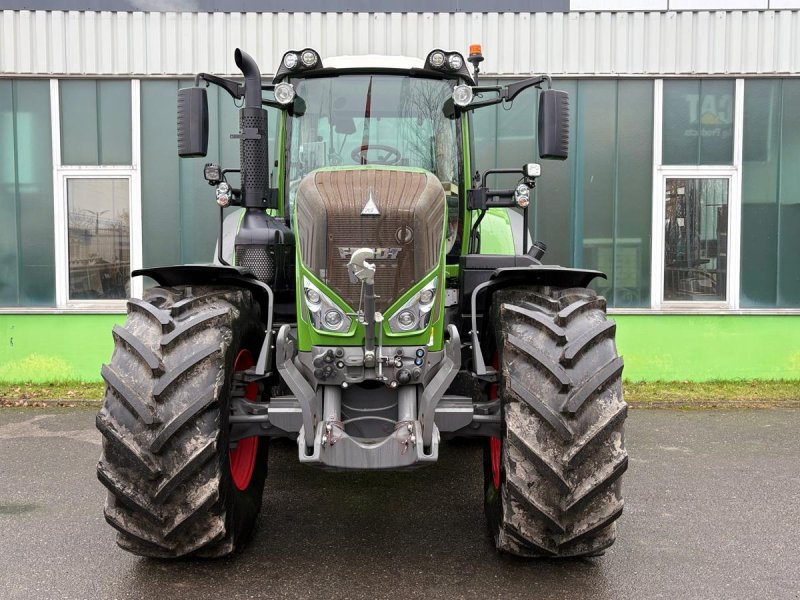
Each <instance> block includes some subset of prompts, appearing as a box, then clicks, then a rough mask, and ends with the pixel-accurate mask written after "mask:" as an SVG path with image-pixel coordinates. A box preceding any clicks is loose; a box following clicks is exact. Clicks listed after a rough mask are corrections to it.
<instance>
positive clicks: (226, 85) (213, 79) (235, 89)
mask: <svg viewBox="0 0 800 600" xmlns="http://www.w3.org/2000/svg"><path fill="white" fill-rule="evenodd" d="M201 80H202V81H205V82H206V83H208V84H211V83H213V84H214V85H218V86H219V87H221V88H222V89H223V90H225V91H226V92H228V93H229V94H230V95H231V97H232V98H233V99H234V100H241V99H242V97H243V96H244V86H243V85H242V84H241V83H239V82H238V81H233V80H232V79H225V78H224V77H217V76H216V75H211V74H210V73H198V74H197V76H196V77H195V78H194V84H195V86H199V85H200V81H201Z"/></svg>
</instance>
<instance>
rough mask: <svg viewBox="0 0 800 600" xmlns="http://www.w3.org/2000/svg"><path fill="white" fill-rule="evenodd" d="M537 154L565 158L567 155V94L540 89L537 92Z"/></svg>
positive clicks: (542, 156) (559, 158) (556, 158)
mask: <svg viewBox="0 0 800 600" xmlns="http://www.w3.org/2000/svg"><path fill="white" fill-rule="evenodd" d="M538 136H539V156H540V157H541V158H552V159H555V160H565V159H566V158H567V156H568V155H569V94H567V92H564V91H561V90H542V92H541V93H540V94H539V133H538Z"/></svg>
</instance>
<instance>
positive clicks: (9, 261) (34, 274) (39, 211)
mask: <svg viewBox="0 0 800 600" xmlns="http://www.w3.org/2000/svg"><path fill="white" fill-rule="evenodd" d="M50 138H51V132H50V84H49V82H47V81H41V80H40V81H37V80H26V81H12V80H2V81H0V190H2V192H0V211H2V212H0V214H2V215H3V216H2V218H0V306H53V305H54V304H55V250H54V242H53V161H52V156H53V152H52V148H51V145H50Z"/></svg>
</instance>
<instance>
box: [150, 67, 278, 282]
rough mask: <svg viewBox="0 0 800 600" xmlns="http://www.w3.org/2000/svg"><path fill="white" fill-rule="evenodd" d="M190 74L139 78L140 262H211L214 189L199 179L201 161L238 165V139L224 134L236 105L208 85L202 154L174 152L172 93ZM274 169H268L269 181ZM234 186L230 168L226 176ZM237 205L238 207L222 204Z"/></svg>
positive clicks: (273, 114)
mask: <svg viewBox="0 0 800 600" xmlns="http://www.w3.org/2000/svg"><path fill="white" fill-rule="evenodd" d="M192 85H194V82H193V81H192V80H181V81H177V80H163V81H143V82H142V85H141V105H142V108H141V111H142V116H141V127H142V236H143V238H144V240H146V243H145V244H144V248H143V263H144V266H146V267H155V266H163V265H172V264H181V263H205V262H211V260H212V258H213V254H214V245H215V243H216V240H217V232H218V228H219V222H218V219H219V207H218V206H217V204H216V202H215V201H214V190H213V188H211V187H210V186H209V185H208V183H206V181H205V180H204V179H203V166H204V165H205V163H208V162H214V163H217V164H220V165H222V166H223V167H228V168H238V167H239V142H238V140H236V139H231V137H230V135H231V134H232V133H236V132H237V131H238V130H239V111H238V110H237V108H236V106H235V105H234V104H233V101H232V100H231V97H230V96H229V95H228V94H227V93H226V92H224V91H222V90H220V89H219V88H217V87H215V86H212V87H210V88H208V112H209V117H210V118H209V135H208V156H206V157H204V158H183V159H179V158H178V141H177V127H176V113H175V106H176V95H177V93H178V90H179V89H180V88H182V87H189V86H192ZM278 112H279V111H277V110H273V109H270V110H268V111H267V115H268V129H269V131H268V135H269V140H270V148H271V149H272V152H271V154H270V165H272V164H274V161H275V160H276V159H277V158H278V157H277V155H276V154H275V152H274V144H275V140H276V134H277V115H278ZM274 175H275V174H274V172H273V173H272V174H271V181H273V185H277V182H275V180H274ZM229 182H230V183H231V185H233V186H234V187H238V186H239V178H238V176H237V175H236V174H231V175H230V176H229ZM228 210H238V209H228Z"/></svg>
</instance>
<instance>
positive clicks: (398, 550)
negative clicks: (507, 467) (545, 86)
mask: <svg viewBox="0 0 800 600" xmlns="http://www.w3.org/2000/svg"><path fill="white" fill-rule="evenodd" d="M799 423H800V411H797V410H795V411H791V410H783V411H782V410H764V411H737V412H730V413H723V412H672V411H645V410H636V411H632V412H631V416H630V418H629V420H628V448H629V451H630V455H631V467H630V469H629V471H628V473H627V475H626V476H625V480H624V481H625V486H624V487H625V495H626V508H625V514H624V515H623V517H622V519H621V520H620V537H619V540H618V542H617V544H616V545H615V546H614V547H613V548H611V550H610V551H609V552H608V553H607V554H606V555H605V556H603V557H601V558H596V559H590V560H572V561H566V562H555V561H546V562H526V561H521V560H515V559H512V558H508V557H502V556H499V555H497V554H496V553H495V551H494V549H493V547H492V545H491V543H490V541H489V539H488V537H487V536H486V534H485V528H484V523H483V515H482V504H481V491H480V477H481V476H480V448H479V447H478V446H477V445H475V444H468V443H451V444H448V445H447V447H445V448H443V449H442V451H441V461H440V462H439V463H438V464H437V465H435V466H433V467H429V468H427V469H422V470H418V471H415V472H411V473H395V474H338V475H337V474H329V473H322V472H319V471H316V470H313V469H311V468H308V467H300V466H299V465H297V464H296V461H295V460H294V449H293V448H292V447H291V446H290V445H288V444H281V445H278V446H276V447H274V448H273V452H272V456H271V463H270V468H271V473H270V479H269V480H268V491H267V493H266V498H265V504H264V512H263V513H262V518H261V521H260V526H259V531H258V533H257V536H256V538H255V540H254V543H253V544H252V545H251V546H250V547H249V548H248V550H246V551H245V552H244V553H243V554H242V555H240V556H238V557H235V558H233V559H228V560H224V561H220V562H202V561H182V562H178V563H164V562H158V561H150V560H144V559H140V558H136V557H134V556H131V555H128V554H126V553H125V552H123V551H121V550H119V549H118V548H117V547H116V545H115V544H114V534H113V532H112V530H111V528H110V527H108V526H106V524H105V522H104V521H103V518H102V514H101V505H102V502H103V496H104V491H103V488H102V487H101V485H100V484H99V483H98V482H97V480H96V478H95V476H94V465H95V461H96V459H97V457H98V454H99V451H100V447H99V436H98V435H97V434H96V433H95V430H94V428H93V413H91V412H89V411H86V410H74V411H62V412H44V411H42V410H15V409H5V410H2V411H0V598H191V599H193V600H196V599H198V598H202V597H215V598H257V597H265V598H267V597H268V598H289V597H299V598H314V599H320V600H327V599H329V598H369V599H372V598H393V599H400V600H404V599H406V598H422V597H424V598H434V597H444V598H565V599H566V598H569V599H570V600H580V599H584V598H586V599H589V598H592V599H604V598H691V599H694V598H725V599H727V598H756V597H759V598H800V561H799V560H798V558H797V553H798V550H800V541H798V537H800V536H799V535H798V534H800V441H798V424H799Z"/></svg>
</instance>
